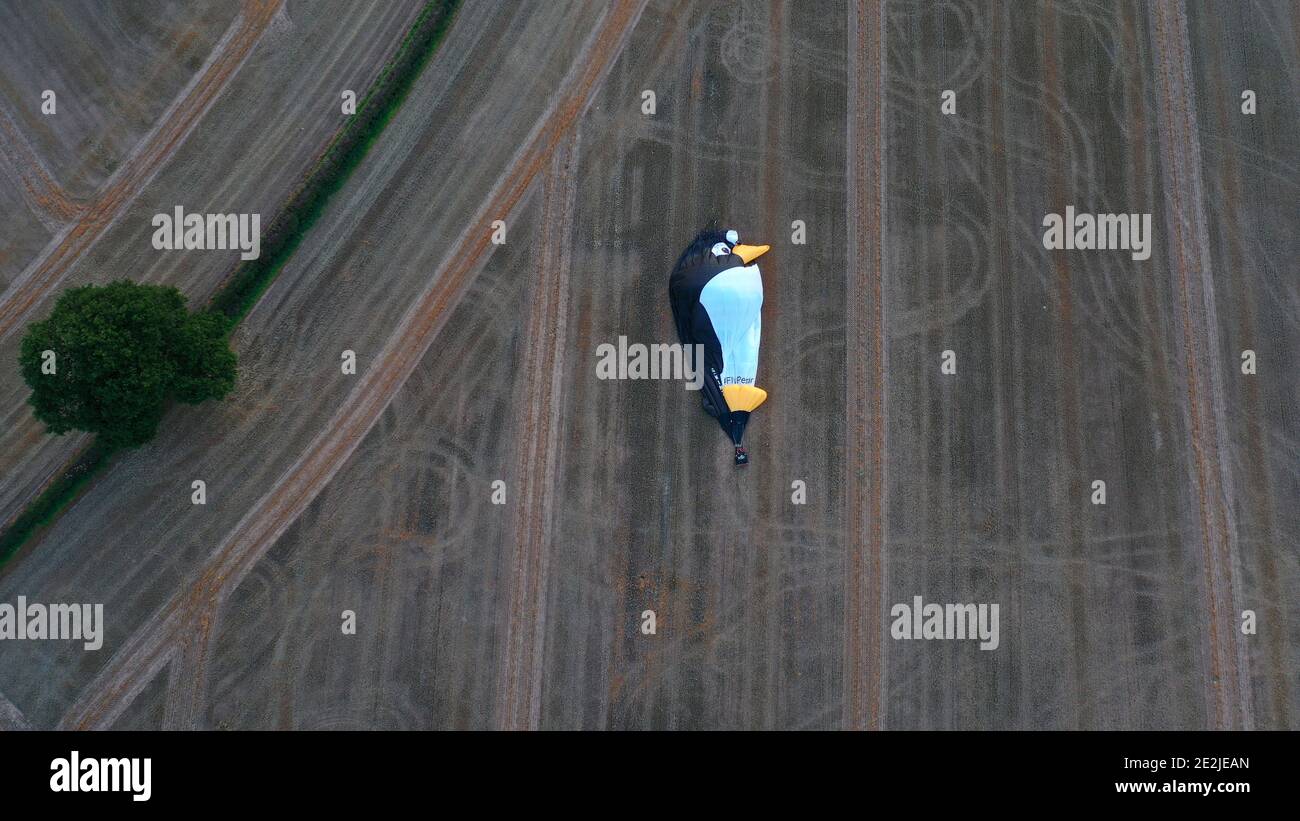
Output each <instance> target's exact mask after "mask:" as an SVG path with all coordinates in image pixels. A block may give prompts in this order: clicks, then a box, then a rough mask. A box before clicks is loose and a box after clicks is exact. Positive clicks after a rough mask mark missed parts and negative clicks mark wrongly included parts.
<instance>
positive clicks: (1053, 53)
mask: <svg viewBox="0 0 1300 821" xmlns="http://www.w3.org/2000/svg"><path fill="white" fill-rule="evenodd" d="M1056 36H1057V21H1056V8H1055V4H1054V2H1052V0H1048V2H1047V3H1046V4H1045V5H1044V7H1043V87H1044V91H1045V93H1046V95H1047V99H1048V100H1049V101H1050V102H1049V103H1047V104H1045V105H1044V117H1043V126H1044V129H1045V131H1046V132H1047V144H1048V146H1049V148H1050V154H1051V157H1052V158H1053V159H1052V161H1051V163H1050V167H1049V173H1048V177H1047V202H1048V207H1049V208H1051V209H1052V210H1053V211H1055V212H1056V213H1058V214H1064V213H1065V208H1066V205H1067V204H1068V203H1069V202H1070V201H1071V198H1072V197H1073V196H1074V195H1075V194H1077V193H1078V192H1077V191H1076V190H1075V186H1076V183H1077V179H1078V174H1077V167H1076V161H1075V158H1076V156H1077V155H1076V154H1075V153H1073V146H1074V140H1073V139H1070V140H1068V142H1067V136H1066V134H1065V133H1064V129H1065V128H1066V127H1067V126H1068V123H1067V122H1066V121H1064V118H1063V117H1060V116H1058V115H1057V113H1056V111H1055V110H1054V109H1053V108H1052V107H1051V103H1053V102H1054V103H1055V104H1056V105H1059V106H1060V107H1061V109H1062V110H1068V109H1069V103H1068V101H1066V99H1065V88H1064V84H1063V82H1062V80H1061V76H1060V70H1059V66H1058V57H1057V45H1056ZM1079 142H1080V143H1081V144H1086V143H1087V139H1086V132H1084V131H1083V130H1082V129H1080V131H1079ZM1067 160H1068V161H1069V170H1068V171H1067V169H1066V167H1065V162H1066V161H1067ZM1086 167H1088V168H1091V167H1092V163H1091V161H1089V162H1088V163H1087V166H1086ZM1091 176H1092V175H1091V174H1089V175H1088V176H1086V177H1085V179H1090V178H1091ZM1083 201H1087V199H1086V197H1085V198H1084V199H1083ZM1051 262H1052V268H1053V271H1054V273H1055V283H1054V285H1055V295H1056V309H1057V313H1056V331H1057V336H1058V338H1059V339H1060V348H1059V351H1058V363H1059V365H1058V368H1059V373H1060V379H1061V382H1060V386H1059V391H1060V393H1059V401H1060V406H1061V421H1060V427H1059V435H1060V437H1061V444H1062V446H1063V448H1064V459H1063V468H1064V471H1063V472H1064V474H1065V475H1064V476H1063V477H1062V479H1061V482H1060V484H1056V483H1053V484H1054V485H1055V486H1056V487H1058V488H1059V489H1060V497H1059V500H1058V501H1059V505H1060V512H1061V513H1062V514H1063V515H1064V517H1065V545H1064V547H1065V548H1066V550H1068V551H1069V555H1070V557H1071V561H1070V563H1069V570H1068V578H1067V581H1066V584H1067V587H1068V590H1069V595H1068V602H1067V606H1068V612H1069V620H1070V624H1069V627H1070V641H1069V645H1070V659H1069V663H1070V669H1071V674H1070V676H1068V677H1067V678H1066V681H1065V686H1066V687H1067V688H1068V693H1069V695H1068V698H1067V701H1068V703H1069V704H1073V705H1074V708H1075V723H1074V729H1090V728H1092V727H1093V723H1094V719H1093V710H1092V704H1091V701H1090V699H1092V698H1094V697H1095V690H1094V688H1093V686H1092V684H1091V683H1090V681H1091V678H1092V673H1091V670H1092V665H1091V664H1090V657H1091V655H1092V653H1091V650H1090V640H1089V634H1088V611H1087V598H1088V595H1087V590H1088V567H1087V552H1086V546H1085V545H1086V541H1087V535H1086V532H1085V531H1086V528H1085V527H1084V523H1083V522H1082V521H1080V514H1079V505H1080V504H1081V502H1080V500H1082V499H1084V498H1086V494H1085V491H1084V477H1083V436H1082V430H1081V424H1080V405H1081V404H1082V402H1081V397H1082V391H1081V389H1080V386H1079V360H1078V354H1077V350H1078V343H1077V340H1076V338H1075V336H1076V335H1075V320H1074V284H1073V280H1074V276H1073V270H1072V266H1071V263H1070V257H1069V255H1067V254H1063V253H1059V252H1058V253H1054V254H1051ZM1085 273H1086V272H1085Z"/></svg>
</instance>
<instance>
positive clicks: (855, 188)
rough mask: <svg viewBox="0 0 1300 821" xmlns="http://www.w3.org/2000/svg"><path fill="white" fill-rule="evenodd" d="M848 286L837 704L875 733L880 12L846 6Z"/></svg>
mask: <svg viewBox="0 0 1300 821" xmlns="http://www.w3.org/2000/svg"><path fill="white" fill-rule="evenodd" d="M848 51H849V68H848V74H849V77H848V89H849V101H848V124H847V128H848V141H847V142H848V154H849V156H848V167H849V173H850V174H851V175H852V176H851V178H850V179H849V181H848V183H849V184H848V201H847V208H848V225H849V248H848V265H849V270H848V288H847V299H848V306H847V311H846V315H847V320H846V326H847V327H846V336H847V340H846V342H847V344H846V346H845V356H846V359H847V362H846V370H845V374H846V384H845V388H846V392H845V415H846V416H847V441H846V448H847V455H846V458H845V485H844V486H845V496H846V505H845V534H844V547H845V552H846V556H845V565H844V573H845V577H844V696H843V699H844V703H843V724H844V727H845V728H847V729H872V730H875V729H880V726H881V715H880V714H881V694H882V691H883V688H884V659H883V657H882V653H881V644H882V642H883V634H882V632H881V625H882V622H881V618H880V616H881V612H882V607H883V604H882V601H881V596H882V592H883V589H884V578H883V577H884V567H883V563H884V557H883V553H884V538H885V536H884V534H885V529H884V493H885V475H884V450H885V418H884V413H885V303H884V282H883V280H884V248H883V243H884V230H883V229H884V218H885V215H884V209H885V179H884V140H885V133H884V120H883V109H884V101H885V60H884V56H885V53H886V52H885V13H884V3H883V2H881V0H856V1H855V2H853V3H851V4H850V6H849V43H848Z"/></svg>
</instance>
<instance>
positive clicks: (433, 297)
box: [60, 0, 647, 729]
mask: <svg viewBox="0 0 1300 821" xmlns="http://www.w3.org/2000/svg"><path fill="white" fill-rule="evenodd" d="M646 1H647V0H624V1H623V2H618V3H616V4H613V5H611V6H610V7H609V8H608V9H606V11H605V12H604V14H603V16H602V18H601V20H600V22H599V23H598V24H597V26H596V29H595V31H594V32H593V33H592V35H591V36H590V37H589V38H588V40H587V42H586V44H585V45H584V47H583V49H582V52H581V53H580V55H579V56H578V58H577V59H576V60H575V62H574V66H573V67H572V68H571V69H570V71H569V74H568V75H567V76H566V78H565V80H564V82H563V84H562V85H561V87H560V90H559V92H558V93H557V94H556V95H555V97H554V98H553V99H552V101H551V105H550V106H549V107H548V108H547V110H546V112H544V113H543V115H542V117H541V118H540V119H539V121H538V122H537V124H536V125H535V126H534V127H533V129H532V132H531V133H530V135H529V137H528V139H527V140H525V141H524V145H523V147H522V148H521V149H520V150H519V151H518V152H517V153H516V154H515V156H514V159H513V161H512V162H511V163H510V165H509V167H508V168H507V169H506V170H505V172H504V173H503V174H502V175H501V177H500V178H498V180H497V183H496V185H495V186H494V187H493V189H492V191H491V193H490V194H489V195H488V197H487V199H486V200H485V201H484V203H483V205H482V206H481V207H480V209H479V211H478V213H477V214H476V215H475V217H474V218H473V219H472V220H471V221H470V223H469V225H468V226H467V228H466V229H465V230H464V231H463V232H462V233H461V235H460V238H459V239H458V241H457V243H456V246H455V247H454V248H453V249H451V251H450V252H449V253H448V254H447V255H446V256H445V257H444V260H443V262H442V264H441V265H440V266H439V270H438V272H437V273H436V274H435V275H434V276H433V277H432V278H431V284H430V286H429V287H428V288H427V289H426V290H425V291H424V292H423V293H422V294H421V295H420V297H419V298H418V299H417V300H416V301H415V303H414V304H412V306H411V307H410V309H408V310H407V312H406V314H405V315H404V316H403V318H402V320H401V322H400V323H399V324H398V326H397V327H396V328H395V329H394V331H393V333H392V334H391V335H390V337H389V339H388V342H387V344H386V345H385V346H384V349H383V351H382V352H381V353H380V354H379V356H378V357H377V360H376V361H375V363H374V364H373V365H372V366H371V367H369V368H367V369H366V372H365V374H364V376H362V377H361V379H360V380H359V382H358V384H357V387H356V388H355V389H353V391H352V392H351V393H350V394H349V395H348V398H347V399H346V400H345V401H344V403H343V404H342V405H341V406H340V407H339V408H338V410H337V411H336V412H335V414H334V416H333V418H332V419H331V420H330V422H329V424H328V425H327V426H326V427H325V429H324V430H322V431H321V432H320V434H318V435H317V437H316V438H315V439H314V440H313V441H312V443H311V444H310V445H308V447H307V448H306V450H305V452H304V453H303V455H302V456H301V457H299V459H298V460H297V461H296V462H295V463H294V464H293V465H292V466H291V467H289V469H288V470H286V471H285V472H284V474H283V475H282V476H281V478H280V479H279V481H277V482H276V484H275V486H274V487H272V488H271V489H270V490H268V492H267V493H266V494H265V495H264V496H262V498H261V499H260V500H259V501H258V503H257V504H256V505H255V506H254V507H253V508H252V509H251V510H250V511H249V512H248V513H247V514H245V515H244V517H243V518H242V519H241V520H240V522H239V524H238V525H236V527H235V528H234V530H233V531H232V532H231V533H230V535H229V536H227V537H226V539H225V540H223V542H222V544H221V545H220V546H219V547H218V548H217V550H216V551H215V552H214V553H213V555H212V557H211V558H210V559H209V560H208V561H207V563H206V564H205V567H204V568H203V570H202V571H201V572H200V574H199V575H198V577H197V578H196V579H195V581H194V582H193V583H192V584H191V585H190V587H189V588H188V589H187V590H185V591H182V592H181V593H178V594H177V595H176V596H174V597H173V598H172V599H171V600H170V601H169V602H168V603H167V604H165V605H163V607H162V608H160V609H159V611H158V612H157V613H155V614H154V616H153V617H151V618H150V619H149V621H148V622H146V623H145V624H144V625H143V626H142V627H141V628H140V629H139V630H137V631H136V633H135V634H134V635H133V636H132V637H131V638H130V639H129V640H128V641H127V642H126V643H125V644H124V645H123V646H122V648H121V649H120V650H119V651H118V652H117V653H116V654H115V655H114V656H113V658H112V659H111V660H110V661H109V663H108V664H107V665H106V667H105V668H104V669H103V670H101V671H100V673H99V674H98V675H97V676H96V677H95V678H94V679H93V680H92V681H91V683H90V684H89V685H88V686H87V687H86V688H85V690H83V694H82V696H81V697H80V698H79V699H77V701H76V702H75V703H74V704H73V705H72V707H71V708H70V709H69V710H68V712H67V713H66V714H65V716H64V718H63V720H62V721H61V722H60V726H61V727H63V728H67V729H90V728H97V727H105V726H108V725H111V723H112V721H113V720H114V719H115V718H116V717H117V716H118V715H119V714H120V713H121V712H122V710H124V709H125V708H126V706H127V705H128V704H129V703H130V699H132V698H134V696H135V695H136V694H138V693H139V692H140V691H141V690H143V689H144V687H145V686H146V685H147V684H148V683H149V680H150V679H151V678H152V676H153V675H154V674H156V673H157V672H158V671H159V670H160V669H161V668H162V666H163V665H165V664H166V663H167V662H168V661H169V660H170V659H171V657H172V655H173V654H174V653H175V652H176V651H177V649H178V647H179V646H181V645H182V644H184V643H185V642H187V641H190V640H192V639H193V637H195V636H199V637H200V641H199V644H198V645H197V646H196V648H195V649H193V650H191V656H190V659H189V661H188V662H187V666H190V667H192V668H193V669H196V670H199V671H202V670H203V669H204V668H205V667H206V663H205V661H204V656H205V655H206V653H207V652H208V645H207V642H206V641H203V640H202V636H203V635H206V634H208V633H209V632H210V625H207V626H205V618H207V617H208V614H213V613H216V612H217V610H218V608H219V606H220V603H221V601H222V600H223V599H224V597H225V595H226V594H227V593H228V592H229V591H230V590H233V589H234V588H235V587H237V586H238V584H239V581H240V580H241V579H243V577H244V576H245V575H246V574H247V573H248V572H249V571H250V570H251V569H252V568H253V566H254V565H255V564H256V563H257V561H258V560H259V559H260V558H261V557H262V556H263V555H265V553H266V551H267V550H269V549H270V547H271V546H272V545H273V544H274V543H275V542H276V540H277V539H278V538H279V537H280V536H281V535H282V534H283V533H284V532H285V531H286V530H287V529H288V528H289V526H290V525H292V524H293V522H294V521H295V520H296V519H297V518H298V517H299V516H300V515H301V514H302V512H303V511H304V510H306V509H307V507H308V505H310V504H311V502H312V501H313V500H314V499H315V498H316V496H317V495H318V494H319V493H320V492H321V490H323V489H324V488H325V486H326V485H328V484H329V482H330V480H331V479H332V478H333V477H334V475H335V474H336V473H338V471H339V470H340V469H341V468H342V466H343V465H344V463H345V462H346V461H347V460H348V457H349V456H351V454H352V452H353V451H354V450H355V449H356V448H357V446H358V445H359V444H360V443H361V441H362V440H363V439H364V438H365V435H366V433H367V432H368V431H369V430H370V429H371V427H372V426H373V425H374V424H375V422H376V421H378V419H379V417H380V415H381V414H382V413H383V412H384V410H385V409H386V408H387V407H388V405H389V403H390V402H391V401H392V399H393V397H394V396H395V395H396V394H397V391H398V390H399V389H400V388H401V386H402V385H403V384H404V383H405V382H406V379H407V377H408V376H409V375H410V374H411V372H412V371H413V370H414V369H415V367H416V365H417V364H418V363H419V361H420V359H421V358H423V356H424V354H425V352H426V351H427V350H428V348H429V346H430V345H431V344H432V342H433V339H434V338H435V337H436V336H437V334H438V332H439V331H440V330H441V329H442V327H443V325H445V323H446V321H447V319H448V318H449V317H450V314H451V311H452V309H453V308H454V307H455V306H456V304H457V303H458V302H459V301H460V299H461V297H462V296H463V295H464V294H465V292H466V291H467V290H468V289H469V285H470V284H471V282H472V280H473V279H474V275H475V274H476V273H477V272H478V271H479V270H480V268H481V267H482V264H483V263H484V262H485V261H486V259H487V256H488V255H489V251H490V249H491V248H492V247H494V246H492V245H491V235H492V227H491V223H492V221H493V220H496V219H506V218H508V216H509V215H510V214H511V213H512V212H513V211H514V210H515V209H516V207H517V206H518V205H519V204H520V202H521V201H522V200H523V198H524V195H525V194H526V193H527V192H528V190H529V188H530V187H531V186H532V184H533V182H534V180H536V179H537V177H538V176H539V175H540V174H541V173H542V172H543V170H544V169H545V168H546V167H547V165H548V163H549V162H550V161H551V159H552V157H553V156H554V155H555V153H556V151H557V150H558V149H560V148H561V146H562V145H564V143H565V141H566V140H567V139H568V136H569V133H570V131H571V130H573V129H574V128H575V127H576V126H577V123H578V121H579V119H580V118H581V116H582V114H583V113H584V112H585V111H586V109H587V108H588V106H589V105H590V104H591V101H592V100H593V99H594V97H595V94H596V92H597V90H599V88H600V86H601V84H602V81H603V79H604V78H605V76H606V75H607V74H608V71H609V69H610V68H611V66H612V65H613V63H614V60H615V58H616V57H617V56H618V55H619V54H620V53H621V52H622V50H623V47H624V46H625V45H626V43H627V40H628V38H629V36H630V34H631V32H632V29H633V28H634V27H635V25H636V22H637V20H639V19H640V16H641V12H642V11H643V10H644V8H645V5H646ZM194 653H197V654H198V656H197V657H195V655H194ZM177 678H178V679H181V678H185V676H178V677H177ZM183 686H186V687H197V688H202V687H203V682H202V681H193V682H188V683H183ZM201 697H202V692H201V689H200V690H198V691H196V693H195V694H193V695H192V696H186V697H184V698H183V699H177V698H173V696H172V695H170V694H169V696H168V700H169V703H182V702H184V703H190V704H197V703H199V702H200V701H201ZM181 712H182V711H178V712H177V713H175V714H176V715H178V716H180V715H181ZM190 715H191V716H192V715H193V713H191V714H190Z"/></svg>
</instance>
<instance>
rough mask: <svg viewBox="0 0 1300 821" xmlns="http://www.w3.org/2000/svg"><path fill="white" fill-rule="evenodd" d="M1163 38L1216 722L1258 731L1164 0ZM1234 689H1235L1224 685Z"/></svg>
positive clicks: (1188, 142)
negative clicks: (1240, 630) (1247, 680)
mask: <svg viewBox="0 0 1300 821" xmlns="http://www.w3.org/2000/svg"><path fill="white" fill-rule="evenodd" d="M1148 14H1149V15H1150V19H1151V22H1152V29H1153V31H1152V36H1153V39H1154V41H1155V42H1154V43H1153V51H1154V63H1155V69H1156V72H1157V75H1158V76H1157V80H1156V81H1157V83H1158V84H1159V90H1160V93H1159V94H1157V101H1158V103H1159V105H1158V111H1157V118H1156V119H1157V126H1158V130H1159V133H1160V153H1161V160H1162V162H1161V173H1162V176H1163V180H1164V191H1165V211H1166V223H1167V224H1168V226H1169V228H1170V234H1171V236H1170V240H1169V242H1170V246H1171V248H1172V250H1173V254H1172V259H1171V260H1170V262H1171V263H1172V268H1173V270H1172V271H1171V275H1172V276H1173V279H1174V288H1173V292H1174V294H1175V299H1176V300H1177V303H1178V316H1177V322H1178V327H1179V330H1180V331H1181V344H1182V348H1183V362H1182V366H1183V369H1184V377H1185V385H1186V389H1187V416H1188V434H1189V437H1190V442H1189V443H1188V445H1189V460H1190V461H1191V463H1192V467H1193V468H1194V471H1195V473H1194V476H1193V479H1194V482H1195V485H1194V493H1193V501H1194V504H1195V506H1196V510H1195V519H1196V526H1197V531H1198V533H1199V537H1200V539H1199V540H1200V542H1201V555H1202V562H1203V578H1202V581H1201V584H1202V585H1203V589H1204V594H1205V595H1204V598H1205V606H1206V628H1207V629H1206V634H1207V635H1206V649H1207V652H1208V656H1209V660H1210V669H1209V671H1208V672H1209V678H1208V679H1207V682H1206V684H1207V693H1206V701H1207V710H1208V714H1209V715H1208V719H1209V723H1210V724H1211V726H1213V727H1215V728H1216V729H1252V728H1253V726H1254V715H1253V712H1254V711H1253V705H1252V703H1251V694H1250V690H1249V687H1248V686H1246V685H1244V684H1243V679H1244V676H1245V673H1246V671H1248V670H1249V669H1250V667H1249V663H1248V661H1247V659H1246V658H1245V647H1244V645H1243V644H1242V642H1241V640H1240V637H1239V636H1238V634H1237V631H1236V629H1235V614H1236V613H1238V612H1240V608H1239V607H1238V602H1239V599H1240V594H1239V592H1238V589H1237V588H1238V585H1239V584H1240V579H1239V578H1237V574H1236V573H1235V568H1236V566H1237V565H1238V564H1239V563H1240V559H1239V557H1238V555H1237V530H1236V524H1235V522H1234V521H1233V519H1232V516H1233V511H1232V509H1231V501H1230V500H1231V499H1232V498H1233V492H1232V475H1231V469H1230V466H1229V465H1227V464H1225V463H1224V461H1223V458H1222V456H1221V451H1223V450H1226V449H1225V448H1223V447H1221V444H1220V438H1221V437H1222V436H1223V435H1224V430H1225V427H1226V424H1227V423H1226V420H1225V418H1224V409H1223V405H1222V402H1223V389H1222V385H1223V381H1224V379H1223V375H1222V373H1221V364H1220V356H1219V345H1218V336H1217V320H1216V317H1215V308H1214V283H1213V277H1212V273H1211V271H1210V268H1211V257H1210V248H1209V238H1208V235H1207V233H1206V216H1205V211H1204V204H1203V202H1202V199H1201V197H1202V195H1203V192H1204V187H1203V185H1202V181H1201V176H1200V143H1199V140H1198V138H1197V130H1196V128H1197V126H1196V115H1195V113H1194V112H1193V111H1192V110H1191V105H1192V104H1193V103H1192V102H1191V96H1192V94H1193V93H1194V91H1193V86H1192V78H1191V67H1190V56H1189V54H1188V52H1189V45H1188V33H1187V20H1186V18H1185V16H1184V10H1183V4H1182V2H1181V1H1179V2H1169V0H1158V2H1156V3H1154V4H1152V5H1151V6H1150V7H1149V8H1148ZM1225 691H1226V692H1225Z"/></svg>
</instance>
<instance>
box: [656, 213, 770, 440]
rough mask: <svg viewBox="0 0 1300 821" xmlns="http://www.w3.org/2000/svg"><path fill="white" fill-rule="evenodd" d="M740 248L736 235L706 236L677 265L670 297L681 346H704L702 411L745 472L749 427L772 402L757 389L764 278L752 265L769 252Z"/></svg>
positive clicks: (712, 233) (670, 283) (706, 233)
mask: <svg viewBox="0 0 1300 821" xmlns="http://www.w3.org/2000/svg"><path fill="white" fill-rule="evenodd" d="M739 243H740V237H739V235H737V233H736V232H735V231H727V232H725V233H724V232H722V231H703V232H701V233H700V234H699V235H698V236H697V237H696V238H695V239H694V240H693V241H692V242H691V244H690V245H689V246H687V248H686V250H685V251H684V252H682V255H681V258H680V259H678V260H677V265H676V267H674V268H673V272H672V276H670V277H669V280H668V296H669V299H670V301H671V302H672V306H673V321H674V322H675V323H676V325H677V337H678V339H680V340H681V343H682V345H703V346H704V369H705V374H704V380H703V387H702V389H701V394H702V396H703V399H704V410H705V411H707V412H708V413H709V414H710V415H712V416H714V417H716V418H717V420H718V422H719V423H720V424H721V425H722V429H723V430H724V431H726V433H727V435H728V436H730V437H731V441H732V444H734V445H735V446H736V464H737V465H745V464H748V463H749V456H748V454H746V453H745V448H744V447H743V446H741V439H742V438H744V436H745V425H746V424H748V422H749V414H750V413H751V412H752V411H753V410H754V409H755V408H757V407H758V406H759V405H761V404H763V400H764V399H766V398H767V391H765V390H763V389H762V388H759V387H757V386H756V385H755V384H754V377H755V376H756V375H757V373H758V343H759V336H760V331H761V330H762V316H761V314H762V308H763V278H762V276H761V275H760V274H759V272H758V266H757V265H756V264H754V260H756V259H758V258H759V257H760V256H762V255H763V254H764V253H766V252H767V251H768V249H769V246H767V245H741V244H739ZM690 350H692V349H689V348H688V349H687V351H690Z"/></svg>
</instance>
